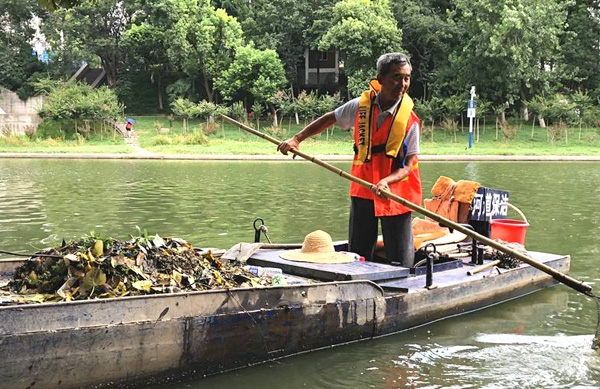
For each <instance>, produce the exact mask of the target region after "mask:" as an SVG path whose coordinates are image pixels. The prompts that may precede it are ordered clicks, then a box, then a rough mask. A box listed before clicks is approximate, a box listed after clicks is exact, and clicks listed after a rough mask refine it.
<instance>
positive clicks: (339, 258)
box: [279, 249, 354, 264]
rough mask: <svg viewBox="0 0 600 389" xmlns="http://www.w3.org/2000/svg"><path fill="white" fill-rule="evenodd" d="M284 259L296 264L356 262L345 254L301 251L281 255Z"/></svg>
mask: <svg viewBox="0 0 600 389" xmlns="http://www.w3.org/2000/svg"><path fill="white" fill-rule="evenodd" d="M279 256H280V257H281V258H283V259H287V260H288V261H296V262H310V263H325V264H328V263H350V262H354V258H352V257H351V256H349V255H346V254H344V253H338V252H332V253H304V252H302V251H301V249H297V250H289V251H284V252H283V253H281V254H279Z"/></svg>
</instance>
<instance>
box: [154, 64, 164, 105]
mask: <svg viewBox="0 0 600 389" xmlns="http://www.w3.org/2000/svg"><path fill="white" fill-rule="evenodd" d="M156 86H157V88H158V110H159V111H163V110H164V107H163V99H162V77H161V75H160V72H158V76H157V79H156Z"/></svg>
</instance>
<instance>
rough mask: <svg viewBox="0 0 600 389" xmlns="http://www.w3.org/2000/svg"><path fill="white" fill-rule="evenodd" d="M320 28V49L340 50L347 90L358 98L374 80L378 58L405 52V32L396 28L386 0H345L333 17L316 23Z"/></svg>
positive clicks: (338, 4)
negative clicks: (403, 44)
mask: <svg viewBox="0 0 600 389" xmlns="http://www.w3.org/2000/svg"><path fill="white" fill-rule="evenodd" d="M315 28H316V29H320V30H321V31H322V35H321V37H320V39H319V41H318V48H319V50H327V49H330V48H337V49H339V50H340V52H341V53H342V59H343V60H344V69H345V72H346V74H347V75H348V89H349V91H350V92H351V94H352V95H358V94H360V93H361V92H362V91H363V90H365V89H366V88H367V85H368V81H369V79H371V78H373V77H375V75H376V70H375V63H376V61H377V58H378V57H379V56H380V55H381V54H383V53H387V52H395V51H402V31H400V30H399V29H398V27H397V24H396V20H395V19H394V17H393V15H392V12H391V9H390V4H389V1H387V0H373V1H370V0H343V1H340V2H338V3H337V4H335V6H334V7H333V10H332V13H331V15H328V16H325V19H320V20H318V21H315V26H313V29H315Z"/></svg>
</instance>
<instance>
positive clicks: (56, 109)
mask: <svg viewBox="0 0 600 389" xmlns="http://www.w3.org/2000/svg"><path fill="white" fill-rule="evenodd" d="M45 85H46V87H45V90H46V91H48V93H47V95H46V97H45V98H44V103H43V105H42V108H41V109H40V111H39V112H38V113H39V115H40V116H41V117H42V118H44V119H47V120H52V121H56V122H59V123H60V124H61V128H62V129H63V131H66V132H70V131H74V132H76V133H79V132H83V133H84V134H85V133H87V132H88V131H91V130H93V129H94V127H95V126H94V125H95V124H98V123H102V122H104V121H105V120H109V119H110V120H112V121H114V120H117V119H118V118H119V117H121V109H122V107H121V106H120V104H119V102H118V100H117V96H116V94H115V93H114V91H113V90H112V89H110V88H108V87H100V88H96V89H95V88H93V87H92V86H90V85H88V84H84V83H78V82H73V81H69V82H56V83H55V84H54V85H53V86H52V87H48V83H45ZM82 122H83V124H84V125H83V126H80V124H81V123H82ZM90 122H91V125H90Z"/></svg>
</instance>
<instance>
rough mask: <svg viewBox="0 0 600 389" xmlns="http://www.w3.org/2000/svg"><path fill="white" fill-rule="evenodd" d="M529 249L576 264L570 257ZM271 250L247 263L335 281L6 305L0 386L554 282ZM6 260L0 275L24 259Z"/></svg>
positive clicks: (280, 339)
mask: <svg viewBox="0 0 600 389" xmlns="http://www.w3.org/2000/svg"><path fill="white" fill-rule="evenodd" d="M530 255H531V256H532V257H533V258H534V259H536V260H538V261H540V262H542V263H544V264H546V265H548V266H550V267H552V268H554V269H556V270H558V271H561V272H567V271H568V270H569V265H570V257H569V256H568V255H553V254H546V253H541V252H530ZM276 258H278V256H277V252H276V251H273V250H261V251H259V252H257V253H255V254H254V255H253V257H252V258H251V259H250V260H249V263H254V264H263V265H264V264H269V265H270V266H276V265H277V264H276V262H278V261H279V266H280V267H282V268H284V269H285V271H286V272H293V273H295V274H297V275H298V274H299V275H303V274H304V275H310V276H312V277H313V278H321V280H328V281H322V282H315V283H306V284H301V285H289V286H274V287H265V288H251V289H243V288H241V289H231V290H212V291H204V292H189V293H176V294H166V295H149V296H141V297H139V296H138V297H123V298H118V299H110V300H90V301H75V302H69V303H66V302H65V303H47V304H35V305H25V306H23V305H19V306H3V307H0V382H2V385H1V386H2V388H7V389H12V388H19V389H21V388H22V389H26V388H29V389H30V388H54V387H56V388H58V387H60V388H79V387H92V386H97V385H102V386H105V387H115V386H120V385H132V386H135V385H136V384H138V383H143V384H144V385H148V383H149V382H157V383H158V382H163V381H167V380H173V379H176V380H179V379H183V378H184V377H188V376H205V375H210V374H216V373H219V372H223V371H227V370H231V369H237V368H241V367H245V366H249V365H253V364H257V363H261V362H265V361H268V360H272V359H277V358H282V357H287V356H290V355H294V354H298V353H303V352H307V351H310V350H317V349H320V348H325V347H331V346H335V345H341V344H344V343H348V342H355V341H360V340H366V339H371V338H376V337H380V336H383V335H388V334H392V333H396V332H400V331H404V330H407V329H410V328H413V327H416V326H421V325H424V324H427V323H431V322H433V321H436V320H440V319H444V318H447V317H450V316H455V315H459V314H463V313H466V312H470V311H473V310H477V309H481V308H484V307H487V306H490V305H493V304H498V303H501V302H503V301H506V300H509V299H513V298H517V297H520V296H523V295H525V294H528V293H531V292H534V291H537V290H540V289H542V288H545V287H547V286H549V285H552V284H554V283H555V282H556V281H555V280H554V279H553V278H552V277H551V276H549V275H547V274H545V273H543V272H541V271H539V270H537V269H535V268H533V267H531V266H529V265H527V264H522V265H520V266H519V267H517V268H513V269H497V268H492V269H491V270H489V271H488V270H486V271H485V272H480V273H477V274H474V275H472V276H468V275H467V270H469V269H472V267H471V266H469V262H470V258H465V259H459V260H454V261H450V262H449V263H447V264H442V265H439V266H437V269H436V270H437V271H436V272H434V273H433V284H432V285H430V286H429V287H427V288H426V287H425V285H426V279H427V276H426V275H425V274H419V271H417V272H416V274H410V273H411V272H410V269H406V268H399V267H393V266H389V265H383V264H378V263H371V262H355V263H353V264H351V265H314V264H313V265H308V264H306V265H302V264H299V263H296V264H295V265H293V266H295V269H292V268H291V267H290V266H291V265H290V264H286V263H284V262H281V261H285V260H281V259H276ZM0 262H2V263H0V273H2V274H3V275H4V276H7V275H9V274H10V272H11V271H12V269H14V267H15V266H16V265H17V264H19V263H20V262H19V261H6V260H5V261H0ZM486 262H487V261H486ZM286 266H287V267H286ZM332 266H333V267H332ZM336 266H337V267H336ZM340 266H341V267H340ZM417 274H418V275H417Z"/></svg>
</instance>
